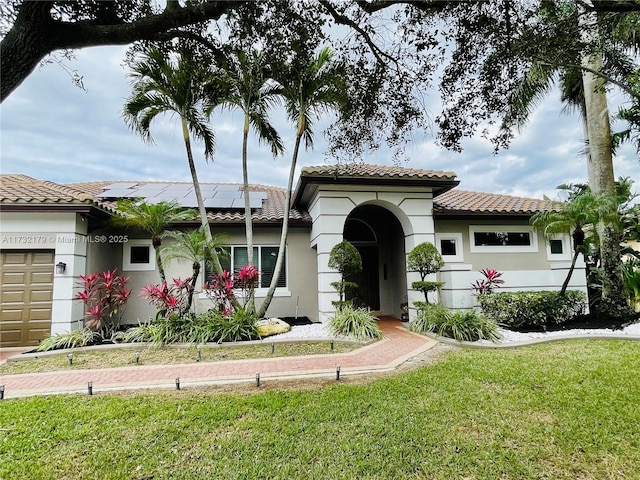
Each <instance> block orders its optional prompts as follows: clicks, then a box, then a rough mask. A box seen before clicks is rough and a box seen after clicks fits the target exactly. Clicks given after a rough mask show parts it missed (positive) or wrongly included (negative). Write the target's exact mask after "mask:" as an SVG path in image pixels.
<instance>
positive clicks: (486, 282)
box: [471, 268, 504, 295]
mask: <svg viewBox="0 0 640 480" xmlns="http://www.w3.org/2000/svg"><path fill="white" fill-rule="evenodd" d="M480 273H481V274H482V275H483V276H484V278H482V279H480V280H476V281H475V282H473V283H472V284H471V290H473V293H474V294H476V295H483V294H489V293H493V289H494V288H500V285H502V284H503V283H504V280H502V279H501V278H500V277H501V276H502V272H499V271H498V270H494V269H492V268H483V269H482V270H480Z"/></svg>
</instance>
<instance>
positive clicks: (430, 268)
mask: <svg viewBox="0 0 640 480" xmlns="http://www.w3.org/2000/svg"><path fill="white" fill-rule="evenodd" d="M443 266H444V260H443V259H442V256H441V255H440V252H438V249H436V247H435V245H433V243H430V242H423V243H421V244H419V245H416V246H415V247H414V248H413V249H412V250H411V251H410V252H409V255H407V270H409V271H410V272H418V273H419V274H420V281H419V282H411V288H413V289H415V290H418V291H420V292H422V293H423V294H424V300H425V302H426V303H429V297H428V293H429V292H434V291H436V290H438V288H440V287H441V286H442V285H444V283H443V282H428V281H426V280H425V279H426V278H427V275H431V274H433V273H437V272H439V271H440V269H441V268H442V267H443Z"/></svg>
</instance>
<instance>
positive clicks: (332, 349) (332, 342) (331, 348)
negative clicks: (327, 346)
mask: <svg viewBox="0 0 640 480" xmlns="http://www.w3.org/2000/svg"><path fill="white" fill-rule="evenodd" d="M331 351H332V352H333V340H331Z"/></svg>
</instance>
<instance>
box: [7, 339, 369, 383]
mask: <svg viewBox="0 0 640 480" xmlns="http://www.w3.org/2000/svg"><path fill="white" fill-rule="evenodd" d="M330 345H331V344H330V342H328V341H326V342H287V343H276V344H275V345H274V352H273V353H271V342H269V341H268V339H267V340H265V343H264V344H261V345H245V346H237V347H227V346H224V347H211V346H205V347H203V348H202V351H201V361H202V362H219V361H224V360H242V359H251V358H272V357H293V356H297V355H319V354H329V353H345V352H350V351H352V350H355V349H357V348H361V347H362V345H359V344H357V343H344V342H334V348H333V350H331V346H330ZM136 352H138V353H139V354H140V357H139V365H173V364H180V363H193V362H195V361H196V358H197V351H196V347H195V346H189V347H185V348H181V347H147V346H143V345H140V346H139V347H138V348H137V349H136V348H133V349H132V348H130V347H127V348H120V349H114V350H93V351H74V352H73V364H72V365H71V366H70V365H69V359H68V357H67V355H68V352H65V353H61V354H59V355H52V356H43V357H38V358H37V359H33V360H20V361H17V362H7V363H5V364H4V365H0V375H15V374H18V373H41V372H53V371H57V370H69V369H72V370H84V369H95V368H112V367H128V366H132V365H136V357H135V354H136Z"/></svg>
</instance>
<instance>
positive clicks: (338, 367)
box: [336, 365, 340, 380]
mask: <svg viewBox="0 0 640 480" xmlns="http://www.w3.org/2000/svg"><path fill="white" fill-rule="evenodd" d="M336 380H340V365H336Z"/></svg>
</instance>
